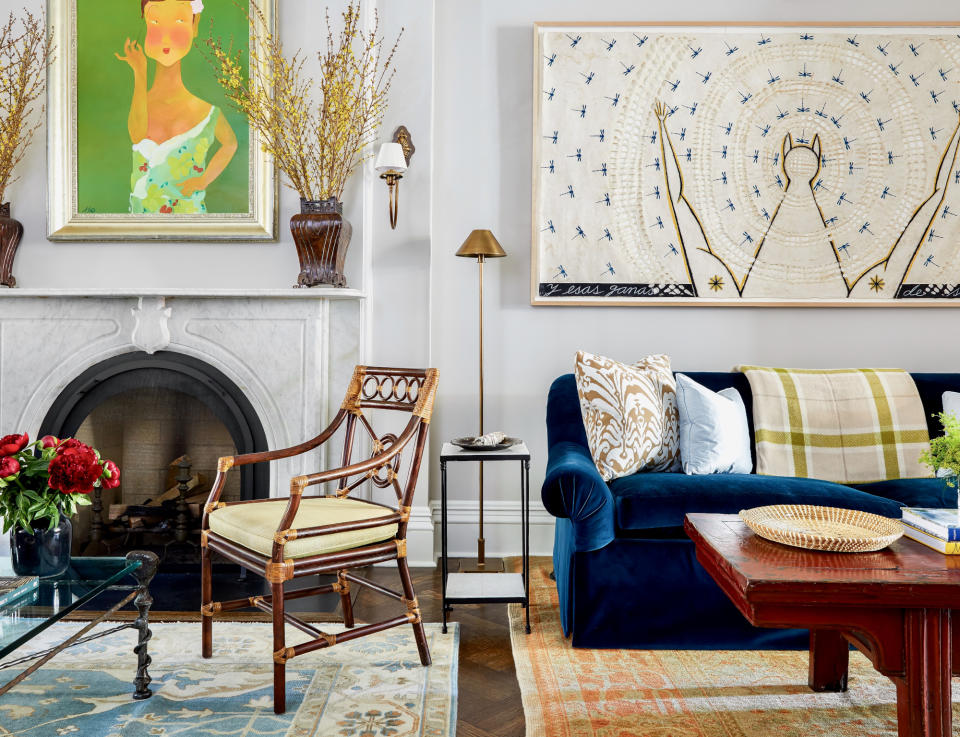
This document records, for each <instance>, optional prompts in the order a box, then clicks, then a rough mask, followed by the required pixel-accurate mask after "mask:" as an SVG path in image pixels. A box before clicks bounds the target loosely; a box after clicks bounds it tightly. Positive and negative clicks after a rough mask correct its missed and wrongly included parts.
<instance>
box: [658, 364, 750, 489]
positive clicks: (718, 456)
mask: <svg viewBox="0 0 960 737" xmlns="http://www.w3.org/2000/svg"><path fill="white" fill-rule="evenodd" d="M677 409H678V410H679V412H680V462H681V465H682V466H683V472H684V473H686V474H691V475H695V474H696V475H699V474H707V473H750V472H751V471H752V470H753V461H752V459H751V457H750V429H749V426H748V425H747V408H746V407H745V406H744V404H743V398H742V397H741V396H740V392H738V391H737V390H736V389H734V388H733V387H730V388H729V389H722V390H720V391H719V392H713V391H710V390H709V389H707V388H706V387H705V386H703V385H702V384H698V383H697V382H695V381H694V380H693V379H691V378H690V377H689V376H685V375H684V374H677Z"/></svg>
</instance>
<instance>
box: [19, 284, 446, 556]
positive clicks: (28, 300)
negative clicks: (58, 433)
mask: <svg viewBox="0 0 960 737" xmlns="http://www.w3.org/2000/svg"><path fill="white" fill-rule="evenodd" d="M365 305H366V299H365V296H364V294H363V293H361V292H359V291H357V290H353V289H336V288H317V287H315V288H312V289H269V290H265V289H264V290H256V289H254V290H247V289H244V290H241V289H220V290H216V289H214V290H209V289H207V290H200V289H149V288H148V289H138V290H130V289H96V290H94V289H56V290H37V289H4V288H0V435H3V434H6V433H12V432H28V433H30V436H31V437H36V436H37V432H38V430H39V429H40V425H41V423H42V422H43V419H44V417H45V415H46V413H47V411H48V410H49V409H50V407H51V406H52V405H53V403H54V401H55V400H56V399H57V397H58V396H59V395H60V394H61V392H62V391H63V390H64V389H65V388H66V386H67V385H68V384H69V383H70V382H71V381H73V380H74V379H76V378H77V377H78V376H79V375H80V374H81V373H82V372H84V371H85V370H87V369H88V368H90V367H92V366H95V365H97V364H99V363H101V362H102V361H106V360H108V359H110V358H112V357H114V356H118V355H122V354H125V353H131V352H136V351H144V352H146V353H149V354H152V353H155V352H157V351H172V352H177V353H181V354H185V355H188V356H191V357H193V358H196V359H199V360H201V361H204V362H206V363H207V364H209V365H210V366H212V367H213V368H215V369H218V370H219V371H221V372H222V373H223V374H225V375H226V376H227V377H229V378H230V379H231V380H232V381H233V382H234V383H235V384H236V385H237V386H238V387H239V388H240V389H241V390H242V391H243V392H244V394H246V396H247V398H248V399H249V400H250V402H251V404H252V405H253V407H254V409H255V410H256V412H257V415H258V417H259V419H260V421H261V423H262V425H263V429H264V432H265V434H266V438H267V445H268V447H269V448H284V447H289V446H291V445H295V444H297V443H300V442H302V441H303V440H305V439H307V438H311V437H314V436H315V435H317V434H318V433H320V432H321V431H322V430H323V429H324V428H325V427H326V426H327V424H328V423H329V421H330V419H331V418H332V416H333V415H334V414H335V413H336V411H337V409H338V408H339V406H340V402H341V400H342V398H343V393H344V392H345V391H346V387H347V385H348V383H349V379H350V376H351V374H352V372H353V367H354V366H355V365H356V364H358V363H364V352H365V351H364V346H365V336H364V331H365V324H366V322H365V319H364V310H365ZM329 452H330V453H331V455H332V456H333V455H337V454H336V452H335V451H334V450H330V451H329ZM311 455H313V454H310V455H307V456H301V457H297V458H293V459H287V460H285V461H279V462H277V463H274V464H272V467H271V475H270V484H271V488H270V495H271V496H283V495H285V494H286V492H287V483H288V480H289V479H290V477H291V476H294V475H298V474H302V473H309V472H312V471H315V470H317V469H318V468H320V467H330V466H331V465H337V464H338V462H339V457H336V458H334V457H331V458H326V457H321V458H317V457H310V456H311ZM428 465H429V464H425V467H424V469H422V471H421V474H420V475H421V477H423V478H421V483H420V484H418V492H417V497H418V498H417V500H416V501H415V502H414V509H413V513H412V516H411V520H410V527H409V530H408V543H409V559H410V563H411V564H412V565H432V563H433V525H432V521H431V518H430V511H429V508H428V507H427V505H426V475H427V474H426V473H425V472H424V471H426V470H427V468H426V467H427V466H428ZM420 497H422V498H423V500H422V501H421V499H420ZM0 545H2V542H0Z"/></svg>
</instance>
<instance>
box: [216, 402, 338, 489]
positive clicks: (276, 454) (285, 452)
mask: <svg viewBox="0 0 960 737" xmlns="http://www.w3.org/2000/svg"><path fill="white" fill-rule="evenodd" d="M346 416H347V412H346V410H343V409H341V410H340V411H339V412H338V413H337V414H336V416H335V417H334V418H333V421H332V422H331V423H330V425H329V427H327V429H326V430H324V431H323V432H322V433H320V434H319V435H317V436H316V437H315V438H311V439H310V440H307V441H305V442H303V443H300V444H299V445H294V446H292V447H290V448H281V449H279V450H267V451H263V452H261V453H244V454H243V455H238V456H222V457H221V458H220V459H219V460H218V461H217V471H218V472H219V473H226V472H227V471H229V470H230V469H231V468H233V467H235V466H246V465H249V464H251V463H264V462H267V461H278V460H280V459H282V458H290V457H292V456H298V455H301V454H302V453H307V452H309V451H311V450H313V449H314V448H316V447H318V446H320V445H323V444H324V443H325V442H327V441H328V440H329V439H330V438H331V436H332V435H333V434H334V433H335V432H336V431H337V428H338V427H340V425H341V424H342V423H343V420H344V418H345V417H346Z"/></svg>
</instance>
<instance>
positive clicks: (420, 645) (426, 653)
mask: <svg viewBox="0 0 960 737" xmlns="http://www.w3.org/2000/svg"><path fill="white" fill-rule="evenodd" d="M397 567H398V568H399V569H400V583H401V585H402V586H403V596H404V598H405V599H406V600H407V601H414V600H415V599H416V596H417V595H416V593H414V590H413V580H412V579H411V578H410V567H409V566H408V565H407V558H406V556H404V557H402V558H397ZM416 614H417V619H416V621H415V622H413V623H412V624H413V636H414V638H415V639H416V641H417V650H419V651H420V663H421V664H423V665H430V663H431V662H432V661H431V660H430V647H429V646H428V645H427V634H426V632H424V629H423V620H422V618H421V617H420V609H419V608H417V610H416Z"/></svg>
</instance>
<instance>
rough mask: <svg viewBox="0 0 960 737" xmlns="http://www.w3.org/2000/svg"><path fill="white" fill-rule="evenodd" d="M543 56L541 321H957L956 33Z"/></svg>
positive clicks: (800, 37) (581, 37) (769, 32)
mask: <svg viewBox="0 0 960 737" xmlns="http://www.w3.org/2000/svg"><path fill="white" fill-rule="evenodd" d="M534 47H535V51H534V94H535V99H534V114H533V121H534V125H533V128H534V130H533V217H532V226H533V232H532V242H533V248H532V260H533V268H532V295H531V299H532V303H533V304H535V305H536V304H623V303H628V304H663V303H670V304H721V305H756V304H781V305H810V306H816V305H859V306H863V305H907V304H909V305H930V304H960V301H957V298H958V297H960V156H958V146H960V25H950V24H940V25H904V26H881V25H869V26H848V25H822V24H819V25H818V24H809V25H802V26H801V25H799V24H788V25H784V24H779V25H778V24H757V25H737V26H733V25H725V26H720V25H690V24H672V25H634V24H631V25H599V24H598V25H588V24H570V25H565V24H555V23H550V24H547V23H544V24H536V25H535V27H534Z"/></svg>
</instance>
